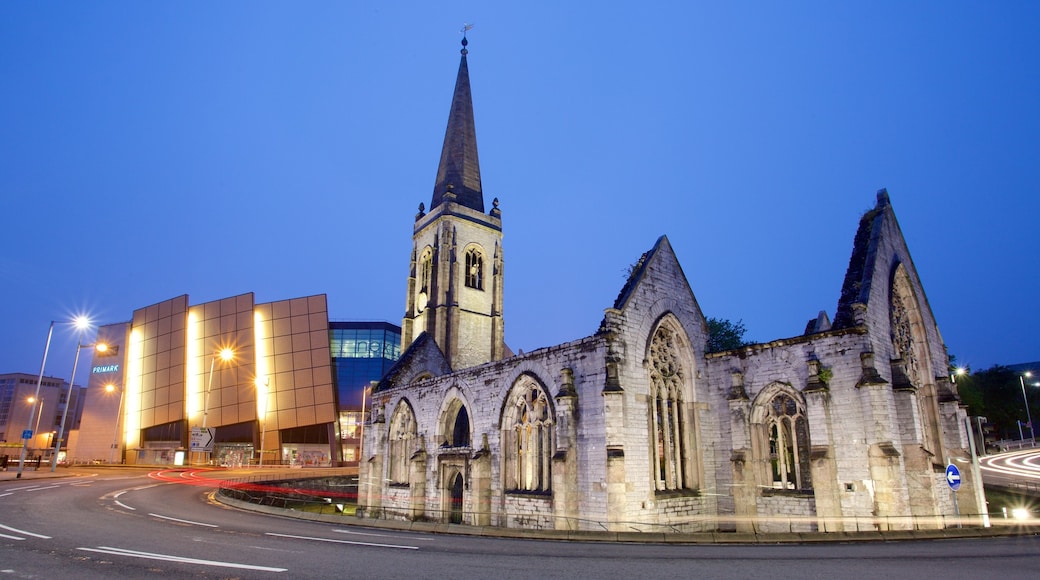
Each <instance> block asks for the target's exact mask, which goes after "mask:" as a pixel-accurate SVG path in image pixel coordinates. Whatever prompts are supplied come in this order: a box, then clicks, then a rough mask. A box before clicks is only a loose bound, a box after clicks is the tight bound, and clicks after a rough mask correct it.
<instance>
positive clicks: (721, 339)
mask: <svg viewBox="0 0 1040 580" xmlns="http://www.w3.org/2000/svg"><path fill="white" fill-rule="evenodd" d="M746 332H747V328H744V321H743V320H738V321H736V322H733V321H731V320H727V319H725V318H715V317H710V318H708V346H707V352H721V351H724V350H733V349H735V348H740V347H742V346H747V345H749V344H752V342H751V341H749V340H744V333H746Z"/></svg>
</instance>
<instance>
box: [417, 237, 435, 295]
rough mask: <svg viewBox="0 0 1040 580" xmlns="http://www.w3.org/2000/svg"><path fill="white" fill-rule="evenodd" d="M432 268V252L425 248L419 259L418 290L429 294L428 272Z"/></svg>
mask: <svg viewBox="0 0 1040 580" xmlns="http://www.w3.org/2000/svg"><path fill="white" fill-rule="evenodd" d="M432 270H433V253H432V252H430V249H429V248H427V249H426V251H424V252H423V254H422V258H420V259H419V291H420V292H425V293H426V294H427V295H429V294H430V272H431V271H432Z"/></svg>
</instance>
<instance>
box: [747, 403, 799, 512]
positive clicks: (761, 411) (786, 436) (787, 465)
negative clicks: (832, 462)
mask: <svg viewBox="0 0 1040 580" xmlns="http://www.w3.org/2000/svg"><path fill="white" fill-rule="evenodd" d="M759 398H760V399H761V401H760V402H758V403H756V405H755V409H754V411H753V412H752V423H753V424H752V429H753V431H755V436H756V438H757V439H758V441H756V443H757V445H756V446H755V448H756V451H757V453H758V455H759V456H758V457H756V459H757V460H758V461H759V462H760V465H762V464H765V463H768V469H765V470H763V471H766V472H767V473H763V474H762V479H763V480H764V481H761V482H760V484H763V485H767V486H771V487H773V488H774V489H793V490H802V491H806V490H810V489H812V477H811V475H810V472H809V458H810V455H809V452H810V445H809V421H808V419H806V416H805V405H804V403H803V402H802V400H801V396H799V395H798V394H797V393H796V392H795V391H794V390H793V389H790V388H787V387H783V386H777V387H774V388H771V389H767V390H766V391H764V392H763V394H761V395H759Z"/></svg>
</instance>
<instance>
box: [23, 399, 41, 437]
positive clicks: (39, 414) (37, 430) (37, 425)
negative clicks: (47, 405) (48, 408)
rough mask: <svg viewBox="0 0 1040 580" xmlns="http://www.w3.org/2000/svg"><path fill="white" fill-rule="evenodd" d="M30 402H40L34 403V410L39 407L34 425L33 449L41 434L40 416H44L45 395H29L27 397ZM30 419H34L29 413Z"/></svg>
mask: <svg viewBox="0 0 1040 580" xmlns="http://www.w3.org/2000/svg"><path fill="white" fill-rule="evenodd" d="M26 401H28V402H29V403H39V404H38V405H36V404H34V405H33V410H36V409H37V408H39V410H38V411H37V412H36V425H35V426H34V427H33V436H32V439H33V449H36V439H37V438H39V436H40V418H41V417H42V416H43V397H29V398H28V399H26ZM29 420H30V421H32V415H29Z"/></svg>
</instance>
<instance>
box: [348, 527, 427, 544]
mask: <svg viewBox="0 0 1040 580" xmlns="http://www.w3.org/2000/svg"><path fill="white" fill-rule="evenodd" d="M332 531H334V532H336V533H338V534H351V535H353V536H375V537H378V538H404V539H407V540H411V541H413V542H433V541H434V540H436V538H415V537H412V536H402V535H398V534H372V533H369V532H355V531H353V530H332Z"/></svg>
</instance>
